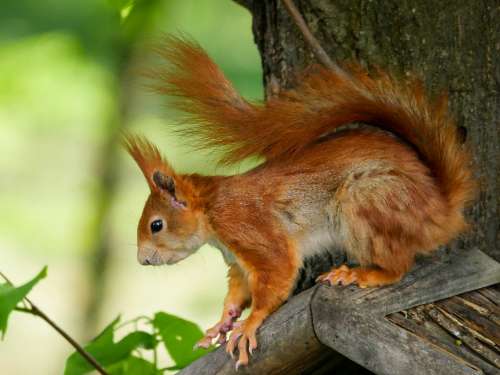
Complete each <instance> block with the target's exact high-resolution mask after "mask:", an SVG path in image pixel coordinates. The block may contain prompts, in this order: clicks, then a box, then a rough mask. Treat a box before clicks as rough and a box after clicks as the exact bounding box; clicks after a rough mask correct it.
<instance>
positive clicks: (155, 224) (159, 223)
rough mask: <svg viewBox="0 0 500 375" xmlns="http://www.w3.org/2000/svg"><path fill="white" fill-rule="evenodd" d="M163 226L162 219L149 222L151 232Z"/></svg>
mask: <svg viewBox="0 0 500 375" xmlns="http://www.w3.org/2000/svg"><path fill="white" fill-rule="evenodd" d="M162 228H163V220H155V221H153V222H152V223H151V232H152V233H157V232H159V231H161V230H162Z"/></svg>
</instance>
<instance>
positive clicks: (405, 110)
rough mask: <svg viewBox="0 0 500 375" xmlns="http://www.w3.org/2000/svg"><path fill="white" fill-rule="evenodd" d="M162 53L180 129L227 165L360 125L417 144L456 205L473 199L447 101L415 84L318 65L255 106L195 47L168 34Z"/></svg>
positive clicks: (164, 82) (163, 79)
mask: <svg viewBox="0 0 500 375" xmlns="http://www.w3.org/2000/svg"><path fill="white" fill-rule="evenodd" d="M159 52H160V54H161V55H162V56H163V57H164V58H165V59H166V61H167V64H166V66H165V67H163V68H161V69H160V70H159V71H158V72H157V73H158V74H157V78H158V76H159V78H160V84H159V86H158V89H159V91H160V92H162V93H165V94H168V95H171V96H174V97H176V99H177V100H176V101H175V102H174V105H175V106H176V107H177V108H178V109H180V110H181V111H183V112H184V113H185V114H187V118H186V121H185V122H183V124H182V126H180V127H179V128H178V129H179V131H181V132H182V133H184V134H186V133H187V134H190V135H194V136H195V139H197V140H198V141H199V143H198V145H199V146H200V147H202V148H206V147H213V146H223V147H224V149H225V151H226V152H225V156H223V159H222V162H225V163H234V162H238V161H241V160H243V159H244V158H246V157H249V156H255V155H259V156H263V157H265V158H266V159H267V160H271V159H273V158H277V157H279V156H281V155H285V154H296V153H298V152H300V151H301V150H302V149H303V148H304V147H306V146H308V145H310V144H311V143H313V142H315V141H316V140H317V139H318V138H319V137H321V136H322V135H324V134H327V133H329V132H332V131H333V130H334V129H335V128H337V127H339V126H342V125H345V124H348V123H352V122H363V123H367V124H371V125H373V126H376V127H379V128H381V129H385V130H388V131H391V132H393V133H396V134H397V135H398V136H400V137H401V138H402V139H404V140H406V141H407V142H409V143H410V144H412V145H413V146H414V147H416V149H417V150H418V151H419V153H420V155H421V157H422V158H423V159H424V160H425V162H426V163H427V164H428V166H429V167H430V169H431V170H432V172H433V173H434V175H435V178H436V179H437V181H438V183H439V185H440V187H441V189H442V191H443V193H444V194H445V196H447V197H448V200H449V203H450V206H451V207H452V208H456V209H460V208H461V207H463V206H464V205H465V204H466V203H467V202H468V201H470V200H471V199H472V198H473V194H474V186H475V184H474V182H473V179H472V175H471V170H470V157H469V154H468V152H467V151H466V150H465V148H464V146H463V145H462V144H461V142H460V139H459V138H460V137H459V134H458V133H457V128H456V126H455V124H454V122H453V120H452V119H451V117H450V116H449V114H448V108H447V102H448V101H447V97H446V96H442V97H441V98H439V99H438V100H436V103H435V104H430V102H429V101H428V99H427V98H426V95H425V92H424V88H423V85H422V84H421V82H420V81H418V80H416V79H412V80H407V81H406V82H401V83H397V82H396V81H395V80H393V79H392V78H391V77H390V76H388V75H387V74H386V73H383V72H378V73H377V74H376V76H375V77H374V76H370V75H369V74H368V73H367V72H366V70H364V69H362V68H361V67H359V66H351V67H348V68H346V70H347V71H348V72H349V74H347V75H339V74H337V73H335V72H333V71H330V70H328V69H325V68H321V67H316V68H315V69H314V71H312V72H310V73H309V74H307V75H304V76H303V77H302V79H301V83H300V85H299V86H298V87H297V88H296V89H294V90H290V91H286V92H282V93H281V94H279V95H278V96H277V97H273V98H270V99H269V100H268V101H267V102H266V103H265V104H253V103H249V102H247V101H246V100H245V99H243V98H242V97H241V96H240V95H239V94H238V93H237V92H236V90H235V89H234V87H233V86H232V85H231V83H230V82H229V81H228V80H227V79H226V77H225V76H224V74H223V73H222V72H221V71H220V69H219V68H218V67H217V65H216V64H215V63H214V62H213V61H212V60H211V59H210V57H209V56H208V55H207V54H206V52H205V51H204V50H203V49H202V48H201V47H200V46H199V45H197V44H196V43H194V42H192V41H189V40H186V39H182V38H175V37H168V38H167V40H166V43H165V44H164V45H163V46H162V47H161V48H160V49H159Z"/></svg>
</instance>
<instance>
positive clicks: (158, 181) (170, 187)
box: [153, 171, 175, 198]
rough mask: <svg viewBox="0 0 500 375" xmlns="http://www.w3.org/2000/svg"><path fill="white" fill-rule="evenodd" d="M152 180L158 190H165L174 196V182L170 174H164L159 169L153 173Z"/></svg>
mask: <svg viewBox="0 0 500 375" xmlns="http://www.w3.org/2000/svg"><path fill="white" fill-rule="evenodd" d="M153 182H154V183H155V185H156V187H157V188H158V189H160V190H163V191H166V192H167V193H169V194H170V195H171V196H172V197H174V198H175V183H174V179H173V178H172V177H171V176H165V175H164V174H163V173H161V172H160V171H156V172H154V173H153Z"/></svg>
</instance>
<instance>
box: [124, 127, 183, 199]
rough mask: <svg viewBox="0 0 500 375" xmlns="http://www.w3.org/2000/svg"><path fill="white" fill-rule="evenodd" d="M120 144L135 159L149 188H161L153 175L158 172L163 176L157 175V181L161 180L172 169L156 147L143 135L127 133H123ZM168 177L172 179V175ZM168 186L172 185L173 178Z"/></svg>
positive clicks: (170, 173)
mask: <svg viewBox="0 0 500 375" xmlns="http://www.w3.org/2000/svg"><path fill="white" fill-rule="evenodd" d="M122 144H123V146H124V147H125V149H126V150H127V152H128V153H129V154H130V156H132V158H133V159H134V160H135V161H136V163H137V165H138V166H139V168H140V169H141V171H142V173H143V174H144V177H146V180H147V182H148V185H149V187H150V189H151V190H154V189H158V188H162V187H161V186H160V184H159V183H157V182H156V181H155V180H154V178H155V177H154V175H155V174H156V173H160V175H161V176H163V177H159V178H160V179H159V180H158V181H161V180H162V179H165V178H166V177H165V176H166V175H167V176H168V175H172V174H173V171H172V170H171V168H170V166H169V165H168V163H167V161H166V160H165V159H163V158H162V156H161V154H160V151H159V150H158V148H157V147H156V146H155V145H154V144H152V143H151V142H149V141H148V140H147V139H146V138H145V137H142V136H138V135H132V134H127V133H125V134H124V135H123V138H122ZM160 171H161V172H160ZM170 179H172V177H170ZM165 183H166V182H165ZM169 186H171V187H174V185H173V179H172V181H171V183H170V184H169ZM165 187H166V185H165ZM164 190H167V189H164Z"/></svg>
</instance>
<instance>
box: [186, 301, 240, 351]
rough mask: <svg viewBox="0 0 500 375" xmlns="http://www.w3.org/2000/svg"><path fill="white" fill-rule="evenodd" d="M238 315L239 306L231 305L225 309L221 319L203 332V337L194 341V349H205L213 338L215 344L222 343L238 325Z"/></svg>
mask: <svg viewBox="0 0 500 375" xmlns="http://www.w3.org/2000/svg"><path fill="white" fill-rule="evenodd" d="M240 316H241V309H240V308H239V307H236V306H232V307H230V308H229V309H227V311H226V312H225V313H224V315H223V316H222V319H221V320H220V321H219V322H218V323H217V324H215V325H214V326H213V327H211V328H209V329H208V330H207V331H206V332H205V336H203V338H202V339H201V340H200V341H198V342H197V343H196V345H195V346H194V349H197V348H205V349H206V348H208V347H209V346H210V345H212V343H213V341H214V339H215V344H224V343H225V342H226V338H227V334H228V333H229V332H230V331H232V330H233V328H235V327H237V326H238V322H237V320H238V318H239V317H240Z"/></svg>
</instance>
